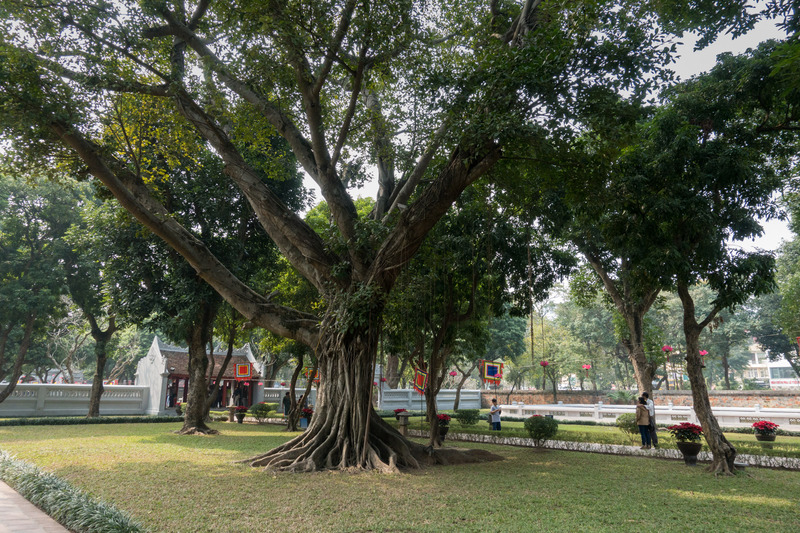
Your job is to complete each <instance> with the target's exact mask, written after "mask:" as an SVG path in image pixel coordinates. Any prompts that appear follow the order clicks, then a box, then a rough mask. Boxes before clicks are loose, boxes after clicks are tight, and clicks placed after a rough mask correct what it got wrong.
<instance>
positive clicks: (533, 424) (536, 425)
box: [525, 415, 558, 448]
mask: <svg viewBox="0 0 800 533" xmlns="http://www.w3.org/2000/svg"><path fill="white" fill-rule="evenodd" d="M525 431H527V432H528V435H530V436H531V438H532V439H533V444H534V446H536V447H537V448H541V447H542V446H544V443H545V442H547V441H548V440H550V439H552V438H553V437H555V436H556V433H558V422H556V420H555V419H554V418H549V417H546V416H542V415H533V416H532V417H530V418H529V419H527V420H526V421H525Z"/></svg>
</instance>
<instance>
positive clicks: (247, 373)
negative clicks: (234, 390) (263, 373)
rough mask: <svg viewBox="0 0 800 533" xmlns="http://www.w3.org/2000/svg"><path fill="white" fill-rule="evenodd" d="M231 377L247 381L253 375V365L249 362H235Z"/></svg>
mask: <svg viewBox="0 0 800 533" xmlns="http://www.w3.org/2000/svg"><path fill="white" fill-rule="evenodd" d="M233 377H234V378H235V379H236V381H249V380H250V378H251V377H253V365H251V364H250V363H236V364H235V365H234V373H233Z"/></svg>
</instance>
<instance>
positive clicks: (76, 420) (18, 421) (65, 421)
mask: <svg viewBox="0 0 800 533" xmlns="http://www.w3.org/2000/svg"><path fill="white" fill-rule="evenodd" d="M158 422H183V417H182V416H100V417H97V418H86V417H83V416H64V417H38V418H9V419H6V420H0V426H72V425H81V424H148V423H158Z"/></svg>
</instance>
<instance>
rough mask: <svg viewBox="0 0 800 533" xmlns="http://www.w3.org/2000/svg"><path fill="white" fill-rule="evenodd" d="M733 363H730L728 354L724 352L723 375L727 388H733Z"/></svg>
mask: <svg viewBox="0 0 800 533" xmlns="http://www.w3.org/2000/svg"><path fill="white" fill-rule="evenodd" d="M730 372H731V365H730V364H729V363H728V356H727V355H725V354H722V375H723V376H724V379H725V390H731V376H730Z"/></svg>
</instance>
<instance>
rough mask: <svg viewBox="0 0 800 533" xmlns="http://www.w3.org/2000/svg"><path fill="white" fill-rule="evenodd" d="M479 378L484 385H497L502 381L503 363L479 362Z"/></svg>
mask: <svg viewBox="0 0 800 533" xmlns="http://www.w3.org/2000/svg"><path fill="white" fill-rule="evenodd" d="M481 377H482V378H483V382H484V383H494V384H495V385H497V384H499V383H500V382H501V381H502V380H503V363H501V362H499V361H485V360H484V361H481Z"/></svg>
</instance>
